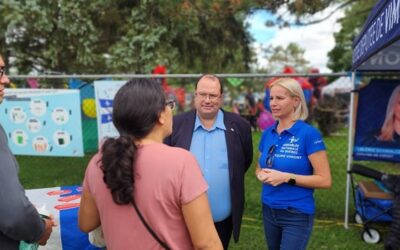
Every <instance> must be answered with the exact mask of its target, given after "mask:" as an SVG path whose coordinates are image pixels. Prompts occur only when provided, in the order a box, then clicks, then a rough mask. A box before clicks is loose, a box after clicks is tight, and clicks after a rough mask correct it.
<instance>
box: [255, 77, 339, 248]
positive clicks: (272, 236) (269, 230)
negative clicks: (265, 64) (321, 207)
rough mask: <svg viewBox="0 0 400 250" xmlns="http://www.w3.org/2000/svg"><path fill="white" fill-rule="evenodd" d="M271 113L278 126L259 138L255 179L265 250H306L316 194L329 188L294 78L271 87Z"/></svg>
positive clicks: (319, 145)
mask: <svg viewBox="0 0 400 250" xmlns="http://www.w3.org/2000/svg"><path fill="white" fill-rule="evenodd" d="M269 88H270V107H271V111H272V115H273V116H274V118H275V119H276V120H277V122H276V123H275V125H274V126H271V127H270V128H269V129H267V130H265V131H264V132H263V134H262V137H261V141H260V145H259V151H260V158H259V162H258V167H257V169H256V176H257V178H258V179H259V180H260V181H261V182H262V183H263V187H262V196H261V200H262V206H263V221H264V231H265V238H266V240H267V244H268V249H269V250H275V249H280V250H286V249H287V250H289V249H290V250H295V249H306V246H307V242H308V240H309V238H310V235H311V231H312V227H313V223H314V213H315V203H314V197H313V192H314V189H315V188H329V187H330V186H331V183H332V180H331V173H330V168H329V162H328V157H327V154H326V148H325V145H324V142H323V141H322V137H321V135H320V133H319V132H318V130H317V129H315V128H314V127H312V126H311V125H309V124H307V123H306V122H304V120H305V119H306V118H307V116H308V110H307V105H306V102H305V98H304V94H303V91H302V89H301V87H300V85H299V83H298V82H297V81H296V80H294V79H292V78H280V79H277V80H276V81H274V82H272V83H271V84H270V86H269Z"/></svg>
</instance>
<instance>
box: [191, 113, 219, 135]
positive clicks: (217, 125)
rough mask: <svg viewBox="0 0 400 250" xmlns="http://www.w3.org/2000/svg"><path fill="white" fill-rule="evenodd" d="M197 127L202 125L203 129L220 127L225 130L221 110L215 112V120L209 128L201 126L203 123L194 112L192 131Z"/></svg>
mask: <svg viewBox="0 0 400 250" xmlns="http://www.w3.org/2000/svg"><path fill="white" fill-rule="evenodd" d="M199 127H202V128H203V129H204V130H209V131H211V130H214V129H217V128H219V129H222V130H226V127H225V124H224V112H222V110H221V109H220V110H218V113H217V118H216V119H215V122H214V124H213V126H212V127H211V128H210V129H207V128H205V127H204V126H203V124H202V123H201V120H200V118H199V116H198V115H197V113H196V121H195V123H194V129H193V131H196V130H197V129H198V128H199Z"/></svg>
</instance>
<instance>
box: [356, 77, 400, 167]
mask: <svg viewBox="0 0 400 250" xmlns="http://www.w3.org/2000/svg"><path fill="white" fill-rule="evenodd" d="M354 160H377V161H394V162H399V161H400V80H380V79H373V80H371V82H370V84H368V86H366V87H364V88H361V89H360V91H359V98H358V109H357V121H356V130H355V140H354Z"/></svg>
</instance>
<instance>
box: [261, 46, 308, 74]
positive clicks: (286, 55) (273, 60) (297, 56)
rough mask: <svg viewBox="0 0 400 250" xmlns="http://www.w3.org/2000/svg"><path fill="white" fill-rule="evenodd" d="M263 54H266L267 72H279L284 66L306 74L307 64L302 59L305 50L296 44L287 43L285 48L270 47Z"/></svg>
mask: <svg viewBox="0 0 400 250" xmlns="http://www.w3.org/2000/svg"><path fill="white" fill-rule="evenodd" d="M263 52H264V53H265V54H266V59H267V62H268V66H267V67H268V71H271V72H281V71H282V69H283V68H284V67H285V66H291V67H294V68H296V69H297V70H298V71H301V72H306V71H307V70H308V68H309V62H308V61H307V60H306V59H304V52H305V50H304V49H302V48H301V47H300V46H299V45H298V44H297V43H289V44H288V45H287V46H286V47H283V46H280V45H279V46H276V47H273V46H272V45H270V46H268V47H267V48H265V49H263Z"/></svg>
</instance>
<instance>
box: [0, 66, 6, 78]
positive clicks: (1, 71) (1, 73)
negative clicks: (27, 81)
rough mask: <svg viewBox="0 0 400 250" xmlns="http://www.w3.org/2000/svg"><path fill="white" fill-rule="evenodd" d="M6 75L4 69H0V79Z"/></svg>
mask: <svg viewBox="0 0 400 250" xmlns="http://www.w3.org/2000/svg"><path fill="white" fill-rule="evenodd" d="M5 73H6V68H5V67H0V79H1V78H2V77H3V75H4V74H5Z"/></svg>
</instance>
